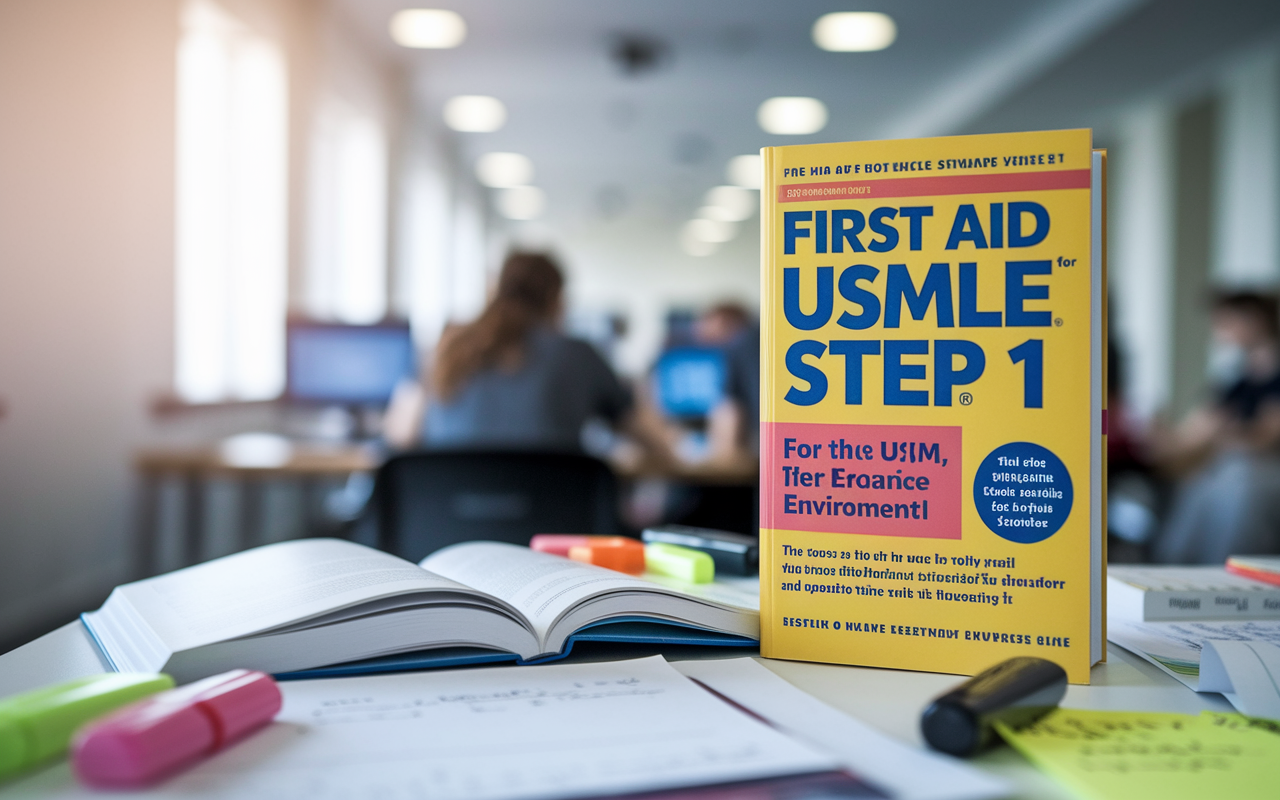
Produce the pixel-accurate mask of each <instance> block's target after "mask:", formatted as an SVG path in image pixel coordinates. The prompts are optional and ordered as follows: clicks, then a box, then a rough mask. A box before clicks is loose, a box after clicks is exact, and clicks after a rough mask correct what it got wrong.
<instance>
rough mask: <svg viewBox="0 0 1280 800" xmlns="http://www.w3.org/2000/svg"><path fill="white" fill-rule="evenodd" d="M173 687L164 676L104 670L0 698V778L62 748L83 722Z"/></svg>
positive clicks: (65, 746) (47, 756)
mask: <svg viewBox="0 0 1280 800" xmlns="http://www.w3.org/2000/svg"><path fill="white" fill-rule="evenodd" d="M172 688H173V678H170V677H169V676H168V675H158V674H155V673H139V672H109V673H107V674H105V675H91V676H89V677H87V678H76V679H75V680H73V681H67V682H66V683H60V684H58V685H56V686H46V687H44V688H43V689H36V690H34V691H31V692H27V693H26V694H19V695H14V696H13V697H10V698H7V699H5V700H0V779H4V778H7V777H9V776H11V775H13V774H15V773H17V772H21V771H22V770H24V769H26V768H28V767H33V766H35V765H37V764H39V763H40V762H41V761H44V760H45V759H48V758H52V757H54V756H57V755H61V754H62V753H64V752H66V749H67V746H68V745H69V744H70V742H71V736H72V734H74V733H75V732H76V731H77V730H78V729H79V728H80V726H82V725H84V724H85V723H86V722H88V721H90V720H92V719H96V718H98V717H100V716H102V715H104V714H106V713H108V712H110V711H114V710H115V709H117V708H119V707H121V706H124V705H128V704H129V703H132V702H133V701H134V700H140V699H142V698H144V697H147V696H148V695H153V694H155V693H156V692H162V691H164V690H165V689H172Z"/></svg>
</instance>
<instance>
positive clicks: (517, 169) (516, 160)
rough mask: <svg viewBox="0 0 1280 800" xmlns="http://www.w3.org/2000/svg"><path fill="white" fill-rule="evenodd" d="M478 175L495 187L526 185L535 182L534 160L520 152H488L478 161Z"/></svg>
mask: <svg viewBox="0 0 1280 800" xmlns="http://www.w3.org/2000/svg"><path fill="white" fill-rule="evenodd" d="M476 177H477V178H479V179H480V182H481V183H483V184H484V185H485V186H490V187H492V188H494V189H510V188H511V187H513V186H524V185H525V184H528V183H532V182H533V162H532V161H530V160H529V157H528V156H522V155H520V154H519V153H486V154H485V155H482V156H480V160H479V161H477V162H476Z"/></svg>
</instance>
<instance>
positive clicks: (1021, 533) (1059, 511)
mask: <svg viewBox="0 0 1280 800" xmlns="http://www.w3.org/2000/svg"><path fill="white" fill-rule="evenodd" d="M1072 494H1073V493H1072V491H1071V475H1070V474H1069V473H1068V472H1067V467H1066V465H1065V464H1063V463H1062V459H1060V458H1058V457H1057V456H1056V455H1054V454H1053V452H1052V451H1050V450H1048V449H1046V448H1044V447H1041V446H1040V445H1038V444H1032V443H1031V442H1011V443H1009V444H1005V445H1001V446H999V447H997V448H996V449H995V450H992V451H991V453H990V454H989V455H988V456H987V457H986V458H984V459H982V464H981V465H980V466H979V467H978V474H977V475H976V476H975V477H974V479H973V503H974V505H976V506H977V507H978V516H980V517H982V521H983V522H984V523H986V525H987V527H988V528H990V529H991V530H992V531H993V532H994V533H995V534H996V535H997V536H1000V537H1001V538H1004V539H1008V540H1009V541H1011V542H1021V543H1022V544H1034V543H1035V542H1042V541H1044V540H1045V539H1048V538H1049V537H1050V536H1052V535H1054V534H1055V533H1057V532H1058V529H1059V528H1061V527H1062V524H1063V523H1064V522H1066V521H1067V517H1068V516H1070V515H1071V501H1072Z"/></svg>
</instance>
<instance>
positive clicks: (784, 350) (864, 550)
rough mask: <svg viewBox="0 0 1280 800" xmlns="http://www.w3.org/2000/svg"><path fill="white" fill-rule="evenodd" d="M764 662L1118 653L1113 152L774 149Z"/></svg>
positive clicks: (765, 235) (976, 661)
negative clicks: (1109, 327)
mask: <svg viewBox="0 0 1280 800" xmlns="http://www.w3.org/2000/svg"><path fill="white" fill-rule="evenodd" d="M763 155H764V159H763V161H764V189H763V194H762V214H761V228H762V260H763V269H762V281H763V285H762V306H763V313H762V320H761V336H762V341H761V359H762V364H761V444H760V448H761V466H760V469H761V481H760V487H761V488H760V525H761V531H760V534H761V547H760V563H761V572H760V578H761V631H762V639H761V652H762V654H763V655H765V656H769V657H774V658H789V659H800V660H808V661H824V662H833V663H844V664H862V665H868V666H881V667H895V668H902V669H915V670H929V671H938V672H954V673H961V674H973V673H976V672H978V671H980V670H982V669H984V668H986V667H988V666H990V665H992V664H994V663H996V662H998V661H1001V660H1003V659H1006V658H1010V657H1012V656H1017V655H1034V656H1040V657H1044V658H1048V659H1051V660H1053V661H1055V662H1057V663H1059V664H1061V665H1062V666H1063V667H1064V668H1065V669H1066V670H1067V673H1068V676H1069V678H1070V680H1071V681H1072V682H1074V683H1087V682H1088V680H1089V668H1090V666H1091V665H1092V664H1094V663H1096V662H1097V661H1099V660H1101V659H1102V658H1103V657H1104V655H1105V649H1104V648H1105V628H1104V625H1105V614H1104V613H1103V604H1104V598H1105V594H1104V592H1105V587H1104V578H1105V553H1104V548H1105V530H1106V526H1105V519H1104V506H1105V469H1106V465H1105V454H1106V448H1105V439H1104V437H1105V423H1106V416H1105V415H1106V407H1105V402H1106V387H1105V375H1106V369H1105V363H1104V359H1105V352H1106V307H1105V303H1106V297H1105V286H1106V271H1105V237H1104V223H1103V220H1104V219H1105V209H1104V198H1105V184H1104V181H1105V164H1106V156H1105V153H1104V152H1101V151H1094V150H1093V149H1092V137H1091V133H1090V132H1089V131H1087V130H1068V131H1050V132H1043V133H1015V134H996V135H984V136H962V137H948V138H936V139H917V140H900V141H883V142H857V143H844V144H828V145H801V146H795V147H772V148H765V149H764V150H763Z"/></svg>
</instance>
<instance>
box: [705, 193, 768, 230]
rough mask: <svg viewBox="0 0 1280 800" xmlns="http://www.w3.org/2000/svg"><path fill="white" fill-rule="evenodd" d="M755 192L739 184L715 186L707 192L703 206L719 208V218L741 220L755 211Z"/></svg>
mask: <svg viewBox="0 0 1280 800" xmlns="http://www.w3.org/2000/svg"><path fill="white" fill-rule="evenodd" d="M756 199H757V197H756V194H755V192H752V191H750V190H747V189H743V188H742V187H741V186H717V187H715V188H714V189H712V190H711V191H709V192H707V196H706V198H705V199H704V200H703V204H704V205H705V206H708V207H711V208H718V209H720V212H721V213H720V216H719V218H720V219H724V220H727V221H729V222H741V221H742V220H744V219H746V218H747V217H750V216H751V215H752V214H754V213H756Z"/></svg>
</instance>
